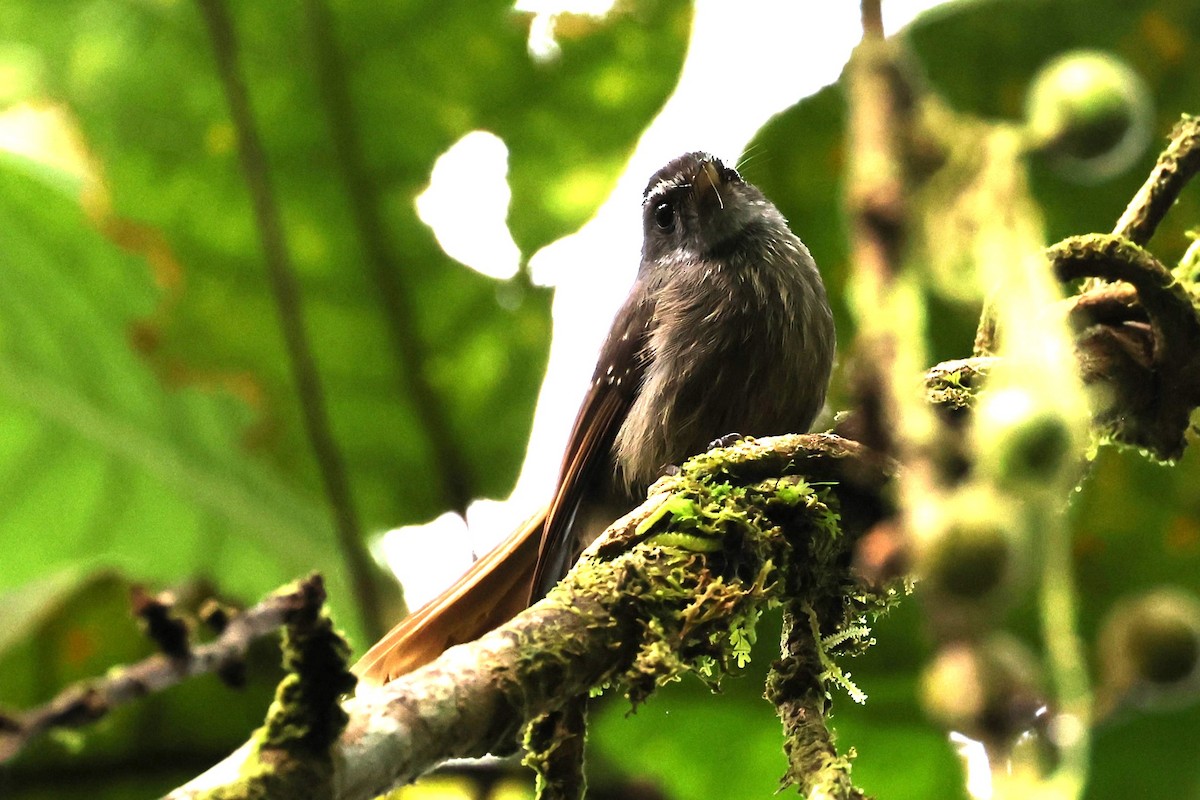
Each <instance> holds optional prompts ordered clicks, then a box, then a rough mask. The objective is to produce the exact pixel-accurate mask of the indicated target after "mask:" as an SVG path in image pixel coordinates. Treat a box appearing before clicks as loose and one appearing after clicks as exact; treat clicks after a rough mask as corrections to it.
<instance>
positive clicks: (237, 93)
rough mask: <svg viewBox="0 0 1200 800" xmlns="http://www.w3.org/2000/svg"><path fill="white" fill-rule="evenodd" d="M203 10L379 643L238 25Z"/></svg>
mask: <svg viewBox="0 0 1200 800" xmlns="http://www.w3.org/2000/svg"><path fill="white" fill-rule="evenodd" d="M197 3H198V4H199V6H200V10H201V12H202V13H203V15H204V19H205V21H206V22H207V24H208V33H209V37H210V39H211V41H212V47H213V54H214V56H215V57H216V66H217V72H218V74H219V76H220V79H221V86H222V88H223V90H224V92H225V99H226V102H228V104H229V113H230V116H231V118H232V121H233V125H234V129H235V130H236V133H237V141H238V154H239V156H240V160H241V164H242V173H243V175H244V177H245V181H246V187H247V189H248V190H249V192H250V199H251V202H252V204H253V206H254V219H255V222H256V224H257V226H258V234H259V239H260V240H261V242H262V247H263V256H264V259H265V261H266V265H267V277H268V278H269V280H270V285H271V291H272V294H273V295H274V297H275V308H276V310H277V311H278V313H279V321H280V325H281V327H282V328H283V337H284V342H285V344H286V347H287V353H288V364H289V367H290V369H291V373H292V380H293V381H294V383H295V385H296V391H297V393H298V395H299V398H300V410H301V417H302V419H303V420H304V430H305V433H306V434H307V435H308V441H309V445H310V446H311V447H312V449H313V454H314V455H315V456H316V460H317V466H318V469H319V470H320V474H321V480H322V482H323V484H324V487H325V496H326V499H327V500H328V501H329V505H330V509H331V511H332V514H333V522H334V527H335V529H336V532H337V541H338V547H339V548H340V550H341V553H342V557H343V559H344V560H345V563H346V568H347V570H348V571H349V573H350V578H351V583H352V586H353V591H354V599H355V600H356V601H357V603H358V608H359V611H360V613H361V615H362V621H363V626H364V628H365V629H366V630H367V632H368V634H369V635H370V636H371V637H372V638H374V637H375V636H379V635H381V634H382V633H383V631H384V630H385V622H384V620H383V618H382V611H381V607H380V600H379V591H378V585H377V583H376V580H375V571H374V568H373V566H372V564H371V558H370V556H369V554H368V553H367V549H366V544H365V542H364V541H363V536H362V530H361V527H360V524H359V520H358V512H357V511H356V510H355V507H354V498H353V496H352V494H351V491H350V481H349V478H348V476H347V474H346V466H345V462H344V460H343V458H342V454H341V450H340V448H339V447H338V443H337V440H336V439H334V436H333V431H332V429H331V426H330V422H329V412H328V409H327V406H326V402H325V392H324V389H323V387H322V385H321V379H320V375H319V372H318V370H317V364H316V360H315V359H314V358H313V353H312V347H311V345H310V344H309V339H308V333H307V331H306V330H305V328H304V319H303V310H302V308H301V298H300V287H299V284H298V282H297V280H296V275H295V271H294V269H293V268H292V263H291V255H290V254H289V252H288V248H287V242H286V240H285V237H284V233H283V226H282V223H281V221H280V215H279V208H278V205H277V204H276V202H275V197H274V191H273V189H272V186H271V176H270V171H269V169H268V166H267V157H266V153H265V151H264V150H263V145H262V141H261V138H260V137H259V134H258V129H257V126H256V124H255V120H254V112H253V110H252V109H251V107H250V98H249V96H248V94H247V92H246V84H245V79H244V77H243V76H242V72H241V66H240V64H239V63H238V52H237V40H236V36H235V34H234V30H233V20H232V19H231V18H230V15H229V10H228V8H227V7H226V5H225V0H197Z"/></svg>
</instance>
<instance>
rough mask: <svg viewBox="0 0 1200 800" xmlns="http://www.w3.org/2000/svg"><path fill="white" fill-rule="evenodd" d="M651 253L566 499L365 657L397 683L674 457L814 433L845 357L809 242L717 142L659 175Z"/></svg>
mask: <svg viewBox="0 0 1200 800" xmlns="http://www.w3.org/2000/svg"><path fill="white" fill-rule="evenodd" d="M642 229H643V237H644V238H643V241H642V261H641V266H640V268H639V270H638V276H637V280H636V281H635V282H634V284H633V288H632V289H631V291H630V293H629V297H628V299H626V301H625V304H624V305H623V306H622V307H621V310H620V311H618V312H617V315H616V318H615V319H614V321H613V325H612V329H611V330H610V331H609V333H608V338H607V339H606V340H605V342H604V346H603V348H602V349H601V351H600V359H599V361H598V362H597V364H596V371H595V373H594V375H593V377H592V383H591V387H590V389H589V390H588V393H587V396H586V397H585V398H584V401H583V406H582V407H581V408H580V409H579V415H578V417H577V418H576V420H575V426H574V428H573V429H572V431H571V436H570V439H569V442H568V444H567V450H566V455H565V456H564V457H563V463H562V469H561V471H560V473H559V479H558V486H557V488H556V490H555V492H554V497H553V500H552V501H551V502H550V504H549V506H548V507H547V508H546V509H545V510H544V511H543V512H541V513H539V514H537V515H535V516H534V517H532V518H531V519H530V520H529V521H528V522H526V523H525V524H524V525H523V526H521V528H520V529H518V530H517V531H515V532H514V533H513V534H512V535H510V536H509V538H508V539H506V540H505V541H504V542H502V543H501V544H500V545H499V546H497V547H496V548H495V549H494V550H492V551H491V552H489V553H488V554H487V555H485V556H483V557H482V558H480V559H479V560H478V561H476V562H475V564H474V565H473V566H472V567H471V569H470V570H469V571H468V572H467V573H466V574H465V575H464V576H463V577H462V578H461V579H460V580H459V581H458V582H457V583H455V584H454V585H453V586H452V587H450V588H449V589H448V590H446V591H445V592H444V593H442V594H441V595H440V596H439V597H437V598H436V599H434V600H433V601H431V602H430V603H428V604H427V605H425V606H423V607H422V608H420V609H419V610H417V611H416V612H415V613H413V614H412V615H410V616H409V617H407V618H406V619H404V620H403V621H402V622H401V623H400V624H399V625H397V626H396V627H395V628H394V629H393V630H392V631H391V632H390V633H388V635H387V636H385V637H384V638H383V639H381V640H380V641H379V642H378V643H377V644H375V646H373V647H372V648H371V649H370V650H369V651H368V652H367V654H366V655H365V656H363V658H362V660H360V661H359V662H358V664H357V665H356V666H355V667H354V671H355V673H357V674H358V676H359V678H360V679H361V680H363V681H366V682H368V683H384V682H386V681H389V680H392V679H393V678H396V677H398V676H400V675H403V674H405V673H407V672H410V671H412V670H413V669H416V668H417V667H420V666H422V665H423V664H426V663H428V662H429V661H432V660H433V659H434V658H436V657H437V656H438V655H440V654H441V653H442V652H443V651H444V650H446V649H447V648H448V647H450V646H452V645H455V644H460V643H462V642H467V641H471V640H473V639H477V638H479V637H480V636H482V635H483V634H484V633H487V632H488V631H489V630H492V629H493V628H496V627H498V626H499V625H501V624H503V623H504V622H506V621H508V620H509V619H511V618H512V617H513V616H515V615H516V614H517V613H519V612H520V611H521V610H522V609H524V608H525V607H527V606H528V605H529V604H531V603H532V602H533V601H535V600H537V599H539V598H540V597H541V596H542V595H544V594H545V593H546V592H547V591H548V590H549V589H550V588H551V587H552V586H553V585H554V583H555V582H557V581H558V580H559V579H560V578H562V576H563V575H564V574H566V571H567V570H568V569H569V567H570V566H571V565H572V564H573V563H574V561H575V559H576V558H577V557H578V556H579V554H580V552H581V551H582V550H583V549H584V548H585V547H586V546H587V545H588V544H589V543H590V542H591V541H592V540H593V539H595V537H596V536H597V535H599V533H600V532H601V531H603V529H604V528H605V527H606V526H607V525H609V524H610V523H611V522H612V521H613V520H615V519H616V518H617V517H619V516H621V515H622V514H624V513H625V512H627V511H629V510H630V509H632V508H633V507H634V506H635V505H636V504H637V502H638V501H639V499H640V498H644V497H645V492H646V489H647V488H648V487H649V485H650V484H651V483H653V482H654V480H655V479H656V478H657V477H658V476H659V475H660V474H661V473H662V471H663V470H664V468H666V467H669V466H671V465H674V464H677V463H679V462H681V461H683V460H684V459H686V458H687V457H688V456H691V455H694V454H696V453H699V452H702V451H704V450H706V449H708V446H709V444H710V443H711V442H713V441H714V440H716V439H718V438H721V437H723V436H725V435H727V434H730V433H733V432H737V433H739V434H745V435H752V436H766V435H771V434H782V433H799V432H804V431H807V430H808V428H809V426H810V425H811V424H812V421H813V419H814V418H815V417H816V415H817V413H818V412H819V411H820V409H821V405H822V404H823V403H824V400H825V391H826V388H827V387H828V384H829V374H830V370H831V369H832V367H833V358H834V350H835V337H834V327H833V314H832V312H831V311H830V308H829V301H828V299H827V298H826V296H825V286H824V284H823V283H822V281H821V275H820V273H819V272H818V271H817V266H816V264H815V263H814V262H813V259H812V256H811V255H810V254H809V252H808V248H806V247H805V246H804V244H803V243H802V242H801V241H800V239H799V238H797V237H796V235H795V234H794V233H792V231H791V230H790V229H789V228H788V224H787V220H785V219H784V218H783V215H782V214H780V213H779V210H778V209H776V208H775V206H774V205H772V203H771V202H770V201H769V200H767V199H766V198H765V197H764V196H763V194H762V192H760V191H759V190H758V189H757V188H755V187H754V186H752V185H750V184H749V183H746V182H745V181H744V180H743V179H742V177H741V175H739V174H738V172H737V170H735V169H734V168H732V167H729V166H726V165H725V164H723V163H722V162H721V161H720V160H719V159H718V158H716V157H714V156H712V155H709V154H707V153H700V152H695V153H687V154H685V155H682V156H680V157H678V158H676V159H674V160H672V161H671V162H670V163H668V164H667V165H666V166H664V167H663V168H662V169H660V170H658V172H656V173H654V175H653V176H652V177H651V178H650V182H649V184H647V186H646V190H645V192H644V194H643V200H642Z"/></svg>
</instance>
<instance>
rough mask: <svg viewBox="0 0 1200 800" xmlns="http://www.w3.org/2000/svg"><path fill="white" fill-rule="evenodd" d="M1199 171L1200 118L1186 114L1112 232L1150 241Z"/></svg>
mask: <svg viewBox="0 0 1200 800" xmlns="http://www.w3.org/2000/svg"><path fill="white" fill-rule="evenodd" d="M1197 172H1200V117H1194V116H1190V115H1188V114H1184V115H1183V118H1182V119H1180V121H1179V123H1178V124H1177V125H1176V126H1175V129H1174V130H1173V131H1171V143H1170V144H1169V145H1167V148H1166V149H1165V150H1163V151H1162V153H1161V154H1160V155H1159V157H1158V162H1157V163H1156V164H1155V165H1154V169H1153V170H1151V172H1150V177H1148V178H1146V182H1145V183H1143V184H1142V188H1140V189H1138V191H1137V194H1135V195H1134V196H1133V200H1131V201H1130V202H1129V206H1128V207H1127V208H1126V209H1125V213H1124V214H1122V215H1121V219H1119V220H1118V221H1117V225H1116V227H1115V228H1113V234H1114V235H1116V236H1121V237H1124V238H1126V239H1129V240H1130V241H1131V242H1133V243H1134V244H1139V245H1144V244H1146V243H1147V242H1149V241H1150V237H1151V236H1153V235H1154V231H1155V230H1156V229H1157V228H1158V224H1159V223H1160V222H1162V220H1163V217H1165V216H1166V214H1167V211H1168V210H1170V208H1171V206H1172V205H1173V204H1174V203H1175V200H1176V198H1178V197H1179V193H1180V192H1181V191H1183V187H1184V186H1186V185H1187V182H1188V181H1190V180H1191V179H1192V177H1194V176H1195V175H1196V173H1197Z"/></svg>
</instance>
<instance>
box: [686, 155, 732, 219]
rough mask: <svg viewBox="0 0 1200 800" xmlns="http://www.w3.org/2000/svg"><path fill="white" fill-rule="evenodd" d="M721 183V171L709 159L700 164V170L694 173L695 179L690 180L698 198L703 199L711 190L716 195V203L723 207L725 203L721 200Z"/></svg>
mask: <svg viewBox="0 0 1200 800" xmlns="http://www.w3.org/2000/svg"><path fill="white" fill-rule="evenodd" d="M721 185H722V181H721V173H720V172H719V171H718V170H717V168H716V167H715V166H713V163H712V162H711V161H705V162H704V163H703V164H701V165H700V172H699V173H698V174H697V175H696V178H695V180H693V181H692V187H693V191H695V193H696V198H697V199H698V200H703V199H704V197H705V195H707V194H708V193H709V192H712V193H713V194H714V195H716V198H717V204H718V205H719V206H720V207H721V208H724V207H725V203H724V202H722V200H721Z"/></svg>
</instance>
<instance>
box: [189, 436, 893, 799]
mask: <svg viewBox="0 0 1200 800" xmlns="http://www.w3.org/2000/svg"><path fill="white" fill-rule="evenodd" d="M863 455H864V454H863V448H862V447H861V446H859V445H856V444H855V443H853V442H849V441H847V440H844V439H840V438H838V437H836V436H830V435H797V436H781V437H773V438H769V439H763V440H758V441H754V440H746V441H743V442H739V443H737V444H736V445H734V446H732V447H729V448H724V449H718V450H715V451H712V452H711V453H708V454H706V455H704V456H701V457H698V458H696V459H693V460H692V461H690V462H688V464H686V465H685V467H684V469H683V471H682V472H681V473H680V474H679V475H676V476H672V477H669V478H664V479H663V480H661V481H659V482H658V483H657V484H656V485H655V486H654V487H653V488H652V491H651V496H650V498H649V499H648V500H647V501H646V502H645V503H643V504H642V505H641V506H639V507H638V508H637V509H636V510H634V511H633V512H631V513H630V514H628V515H627V516H625V517H623V518H622V519H620V520H618V521H617V522H616V523H614V524H613V525H612V526H611V527H610V528H609V530H608V531H607V532H606V533H605V535H604V536H602V537H601V538H600V539H599V540H597V542H596V543H595V544H594V545H593V546H592V547H591V548H589V550H588V551H587V552H586V553H585V554H584V557H583V558H582V559H581V561H580V563H579V564H578V565H577V566H576V567H575V569H574V570H572V572H571V573H570V575H568V577H567V578H566V579H565V580H564V581H563V582H562V583H560V584H559V586H558V587H556V588H555V589H554V590H553V591H552V592H551V593H550V595H549V596H548V597H546V598H545V599H544V600H542V601H541V602H539V603H537V604H536V605H534V606H533V607H531V608H529V609H528V610H526V611H525V612H523V613H521V614H520V615H518V616H517V617H515V618H514V619H513V620H512V621H510V622H509V623H507V624H505V625H503V626H501V627H500V628H498V629H497V630H495V631H493V632H491V633H489V634H487V635H486V636H484V637H482V638H481V639H479V640H477V641H475V642H470V643H467V644H464V645H460V646H458V647H454V648H451V649H450V650H448V651H447V652H446V653H445V654H443V655H442V656H441V657H440V658H439V659H437V660H436V661H434V662H433V663H431V664H429V665H428V666H426V667H424V668H422V669H420V670H417V671H415V672H412V673H410V674H408V675H405V676H403V677H402V678H400V679H398V680H395V681H393V682H391V683H390V684H388V685H386V686H384V687H382V688H379V689H370V690H364V691H362V692H361V693H360V694H359V695H358V696H356V697H355V698H353V699H351V700H348V701H346V702H345V703H344V704H343V709H344V710H345V712H346V714H347V715H348V718H349V722H348V724H347V725H346V727H345V729H344V730H343V732H342V733H341V735H340V737H339V738H338V740H337V741H336V742H335V743H334V744H333V747H332V748H331V750H330V752H329V757H328V760H327V763H329V764H330V765H331V768H332V774H331V775H330V776H329V780H328V782H327V783H322V784H321V786H322V787H324V786H327V787H328V792H325V791H324V790H323V789H322V790H321V791H319V792H317V793H316V794H313V793H312V790H313V788H314V785H313V784H309V785H308V786H307V787H306V788H307V789H308V790H309V792H310V793H309V794H308V795H306V796H317V797H334V798H364V799H365V798H370V797H375V796H376V795H377V794H379V793H381V792H383V791H386V790H388V789H390V788H392V787H394V786H397V785H400V784H403V783H407V782H410V781H412V780H414V779H415V778H416V777H418V776H419V775H421V774H422V773H424V772H426V771H427V770H429V769H431V768H432V767H434V766H436V765H437V764H438V763H440V762H442V761H444V760H446V759H448V758H455V757H473V756H480V755H483V754H485V753H488V752H492V751H495V750H508V749H511V748H512V746H513V743H514V742H515V741H516V737H517V735H518V733H519V732H520V731H521V730H522V729H523V728H524V727H525V726H527V725H528V724H529V722H530V721H531V720H533V719H535V718H537V717H539V716H541V715H545V714H549V713H553V712H555V711H557V710H559V709H561V708H563V706H564V704H566V703H569V702H572V701H573V698H578V697H580V696H583V695H586V694H587V693H588V692H589V691H590V690H592V689H593V688H595V687H613V688H620V689H621V690H623V691H624V692H625V693H626V695H627V696H628V697H629V698H630V699H631V700H632V701H633V702H635V703H637V702H641V701H644V700H645V699H646V698H647V697H648V696H649V695H650V694H651V693H652V692H653V691H654V690H655V689H656V688H657V687H658V686H660V685H662V684H663V683H665V682H667V681H671V680H674V679H675V678H676V677H678V676H679V675H680V674H681V673H682V672H684V671H688V670H691V671H694V672H696V674H698V675H700V676H701V677H702V678H703V679H705V680H708V681H710V682H713V683H715V682H717V681H719V680H720V679H721V677H722V676H723V675H725V674H727V673H729V672H732V671H736V670H737V669H738V667H739V665H740V663H741V662H742V661H744V659H745V657H746V653H747V646H748V641H752V640H753V629H754V624H755V622H757V620H758V617H759V616H760V614H761V612H762V611H763V610H764V609H765V608H767V607H768V606H770V605H776V604H779V603H781V602H783V601H784V600H785V599H786V598H787V597H789V596H790V595H791V594H793V593H795V594H796V595H797V596H798V597H799V598H800V599H801V600H802V601H803V602H806V603H808V604H809V605H810V606H811V607H813V608H814V609H819V610H820V614H821V619H822V625H823V626H825V630H826V631H832V630H834V629H836V628H837V626H838V625H839V620H842V619H851V620H857V619H858V618H859V617H860V616H861V614H862V613H863V611H864V604H863V595H862V594H861V593H847V592H846V591H845V589H846V584H847V582H848V581H849V580H850V578H849V577H848V570H847V568H846V567H845V564H847V563H848V562H849V558H848V548H849V547H850V546H851V544H852V541H853V537H851V536H841V535H839V534H838V529H837V525H836V523H837V520H838V516H837V513H836V506H837V503H838V502H839V501H840V502H843V503H845V504H847V505H856V506H859V507H865V506H866V505H867V504H866V503H860V502H858V501H856V500H855V498H856V497H858V496H860V495H861V496H863V497H866V496H868V495H874V496H878V493H879V491H880V489H881V487H882V486H884V485H885V484H886V482H887V476H886V475H885V474H884V473H883V472H882V471H880V470H878V469H877V468H875V467H871V466H865V465H867V464H868V460H867V459H865V458H864V457H863ZM833 481H838V482H839V484H838V488H837V489H836V490H835V489H832V488H830V487H829V486H828V485H826V484H828V483H829V482H833ZM835 491H836V492H838V493H839V494H838V495H837V496H835V494H834V492H835ZM876 503H877V507H878V500H877V501H876ZM664 509H667V510H665V511H664ZM672 533H675V534H682V535H684V536H691V537H698V538H702V539H712V540H717V541H718V543H719V546H718V547H716V548H712V549H710V550H708V551H705V552H697V551H694V550H690V549H687V548H684V547H679V546H675V545H668V544H662V541H663V537H664V536H666V537H669V536H670V535H671V534H672ZM837 565H841V566H840V568H839V567H838V566H837ZM847 598H851V599H850V600H847ZM551 744H552V742H551ZM546 746H548V745H547V741H546V740H545V739H544V737H543V742H542V744H541V745H540V747H542V748H543V749H544V748H545V747H546ZM251 755H252V753H251V751H250V750H249V748H243V749H242V750H240V751H238V753H235V754H234V756H232V757H231V758H230V759H227V761H226V762H224V763H223V764H221V765H218V766H217V767H215V768H214V769H213V770H211V771H210V772H209V773H206V774H205V775H203V776H201V777H200V778H198V779H197V780H196V781H193V782H192V783H191V784H189V785H188V786H185V787H182V788H181V789H179V790H177V791H176V792H174V793H172V794H171V795H169V797H171V798H195V797H201V796H220V797H226V798H232V797H254V796H257V795H254V794H252V793H250V792H249V791H245V792H243V793H241V794H237V793H230V792H229V788H228V787H230V785H231V784H234V783H236V781H237V776H238V775H239V774H243V773H244V771H245V769H246V764H247V758H248V757H250V756H251ZM214 787H222V788H221V789H219V792H220V793H218V794H208V795H206V794H204V792H206V791H212V790H213V789H214ZM279 796H285V797H286V796H289V795H288V794H287V793H282V794H281V795H279Z"/></svg>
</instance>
